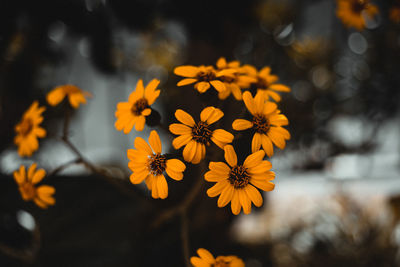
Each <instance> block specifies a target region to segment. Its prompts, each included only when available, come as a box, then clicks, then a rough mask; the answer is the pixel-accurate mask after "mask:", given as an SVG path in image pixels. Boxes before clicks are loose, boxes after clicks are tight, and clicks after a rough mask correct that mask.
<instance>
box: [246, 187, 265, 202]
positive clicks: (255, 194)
mask: <svg viewBox="0 0 400 267" xmlns="http://www.w3.org/2000/svg"><path fill="white" fill-rule="evenodd" d="M245 191H246V194H247V196H248V198H249V199H250V200H251V202H253V203H254V205H255V206H256V207H261V205H262V204H263V198H262V196H261V194H260V192H259V191H258V190H257V189H256V188H255V187H254V186H252V185H251V184H248V185H247V186H246V188H245Z"/></svg>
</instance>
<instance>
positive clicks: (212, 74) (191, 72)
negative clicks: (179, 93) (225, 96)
mask: <svg viewBox="0 0 400 267" xmlns="http://www.w3.org/2000/svg"><path fill="white" fill-rule="evenodd" d="M174 73H175V74H176V75H179V76H182V77H186V78H185V79H183V80H181V81H179V82H178V83H177V85H178V86H184V85H188V84H192V83H195V84H194V88H195V89H196V90H197V91H199V93H205V92H206V91H207V90H208V89H209V88H210V87H211V86H213V87H214V88H215V90H217V91H218V92H222V91H225V90H226V88H225V85H224V83H223V82H221V81H220V80H219V79H218V77H220V76H221V73H218V72H217V71H216V70H215V69H214V68H213V67H212V66H199V67H196V66H179V67H176V68H175V69H174Z"/></svg>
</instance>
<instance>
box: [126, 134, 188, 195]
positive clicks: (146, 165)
mask: <svg viewBox="0 0 400 267" xmlns="http://www.w3.org/2000/svg"><path fill="white" fill-rule="evenodd" d="M149 144H150V146H151V147H150V146H149V145H148V144H147V143H146V141H144V139H143V138H141V137H136V138H135V149H128V151H127V154H128V158H129V160H130V162H129V163H128V167H129V168H130V169H131V170H132V172H133V173H132V175H131V177H130V180H131V182H132V183H133V184H140V183H141V182H143V180H144V181H145V182H146V185H147V188H148V189H149V190H151V196H152V197H153V198H162V199H164V198H166V197H167V196H168V184H167V181H166V180H165V176H164V172H166V173H167V174H168V176H169V177H171V178H172V179H174V180H177V181H180V180H182V178H183V171H184V170H185V169H186V166H185V164H184V163H183V162H182V161H180V160H178V159H167V157H166V156H165V155H163V154H161V152H162V151H161V150H162V145H161V140H160V137H159V136H158V134H157V132H156V131H154V130H153V131H151V133H150V136H149Z"/></svg>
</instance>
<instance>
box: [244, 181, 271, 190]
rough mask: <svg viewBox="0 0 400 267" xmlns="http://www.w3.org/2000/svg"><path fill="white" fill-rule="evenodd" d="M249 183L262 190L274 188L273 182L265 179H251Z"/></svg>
mask: <svg viewBox="0 0 400 267" xmlns="http://www.w3.org/2000/svg"><path fill="white" fill-rule="evenodd" d="M250 183H252V184H253V185H254V186H256V187H258V188H260V189H261V190H264V191H272V190H274V188H275V185H274V184H273V183H271V182H269V181H266V180H264V181H263V180H258V179H251V181H250Z"/></svg>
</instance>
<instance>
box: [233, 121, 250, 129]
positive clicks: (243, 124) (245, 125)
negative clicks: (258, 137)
mask: <svg viewBox="0 0 400 267" xmlns="http://www.w3.org/2000/svg"><path fill="white" fill-rule="evenodd" d="M251 127H253V123H252V122H251V121H248V120H244V119H236V120H234V121H233V123H232V128H233V129H234V130H236V131H242V130H246V129H249V128H251Z"/></svg>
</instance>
